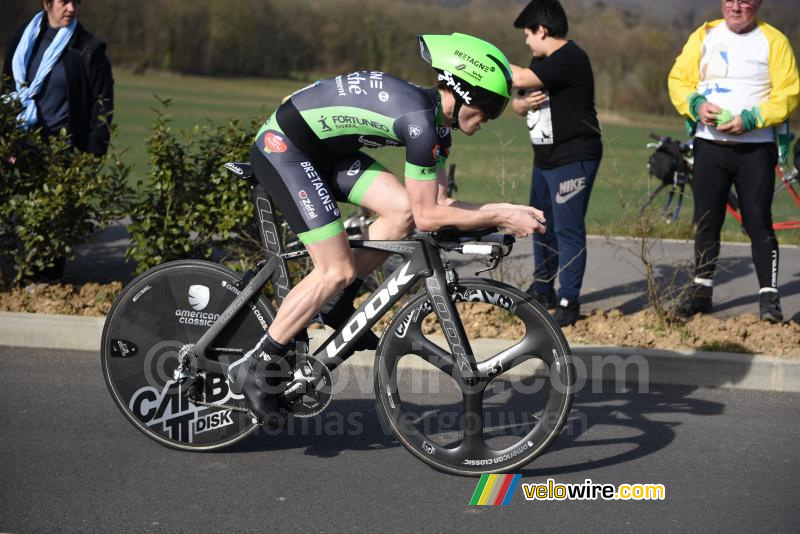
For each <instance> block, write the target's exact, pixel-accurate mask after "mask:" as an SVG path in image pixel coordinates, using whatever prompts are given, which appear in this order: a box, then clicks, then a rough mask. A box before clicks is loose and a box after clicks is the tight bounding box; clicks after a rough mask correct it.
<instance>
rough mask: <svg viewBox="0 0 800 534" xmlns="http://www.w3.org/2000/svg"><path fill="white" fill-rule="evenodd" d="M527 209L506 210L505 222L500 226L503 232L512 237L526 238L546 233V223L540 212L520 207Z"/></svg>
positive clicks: (528, 207)
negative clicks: (536, 233) (534, 234)
mask: <svg viewBox="0 0 800 534" xmlns="http://www.w3.org/2000/svg"><path fill="white" fill-rule="evenodd" d="M520 208H527V209H508V210H506V211H505V214H504V215H505V216H504V220H505V222H504V223H503V224H502V225H501V229H502V230H503V232H505V233H507V234H511V235H513V236H514V237H527V236H529V235H531V234H532V233H534V232H539V233H540V234H543V233H545V232H546V231H547V226H546V222H545V220H544V216H543V215H542V212H541V211H539V210H537V209H535V208H531V207H530V206H520Z"/></svg>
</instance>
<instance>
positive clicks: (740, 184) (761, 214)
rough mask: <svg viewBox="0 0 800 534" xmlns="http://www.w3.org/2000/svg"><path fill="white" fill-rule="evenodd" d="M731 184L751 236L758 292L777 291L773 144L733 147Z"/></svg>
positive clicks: (774, 154)
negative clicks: (734, 187) (773, 209)
mask: <svg viewBox="0 0 800 534" xmlns="http://www.w3.org/2000/svg"><path fill="white" fill-rule="evenodd" d="M734 155H735V158H736V160H737V161H736V163H735V165H734V168H735V169H736V171H735V174H734V175H733V183H734V185H735V186H736V193H737V194H738V196H739V203H740V210H741V212H742V223H743V224H744V227H745V230H747V235H748V236H749V237H750V242H751V250H752V254H753V263H754V265H755V269H756V275H757V276H758V283H759V287H760V288H761V290H762V291H763V290H765V289H772V290H774V291H777V289H778V240H777V238H776V237H775V230H773V229H772V193H773V187H774V185H775V165H776V163H777V159H778V155H777V149H776V147H775V145H774V144H772V143H758V144H743V145H739V146H737V147H735V153H734Z"/></svg>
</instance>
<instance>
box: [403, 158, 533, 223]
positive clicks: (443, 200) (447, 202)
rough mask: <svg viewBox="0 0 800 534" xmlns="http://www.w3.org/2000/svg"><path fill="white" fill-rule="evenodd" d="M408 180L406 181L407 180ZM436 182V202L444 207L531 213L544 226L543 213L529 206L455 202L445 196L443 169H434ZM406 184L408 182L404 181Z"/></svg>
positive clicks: (445, 186) (502, 203)
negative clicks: (510, 210)
mask: <svg viewBox="0 0 800 534" xmlns="http://www.w3.org/2000/svg"><path fill="white" fill-rule="evenodd" d="M407 180H408V179H407ZM436 182H437V197H436V198H437V202H438V203H439V204H442V205H444V206H453V207H456V208H461V209H465V210H471V211H475V210H479V211H490V210H506V209H517V210H523V211H527V212H529V213H532V214H533V216H534V217H535V218H537V219H538V220H539V221H540V222H542V223H544V224H546V223H547V220H546V219H545V218H544V213H542V212H541V211H540V210H538V209H536V208H532V207H530V206H523V205H521V204H509V203H507V202H490V203H487V204H473V203H470V202H464V201H461V200H456V199H454V198H450V197H448V196H447V174H446V173H445V170H444V169H443V168H437V169H436ZM406 183H408V181H406Z"/></svg>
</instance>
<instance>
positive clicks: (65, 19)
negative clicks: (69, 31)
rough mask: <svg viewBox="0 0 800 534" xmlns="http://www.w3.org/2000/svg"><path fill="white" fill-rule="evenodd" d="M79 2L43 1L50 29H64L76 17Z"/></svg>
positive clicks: (73, 0)
mask: <svg viewBox="0 0 800 534" xmlns="http://www.w3.org/2000/svg"><path fill="white" fill-rule="evenodd" d="M78 4H80V0H50V1H48V0H45V2H44V10H45V11H46V12H47V22H48V23H49V24H50V27H51V28H64V27H66V26H69V25H70V23H71V22H72V20H73V19H74V18H75V17H77V16H78Z"/></svg>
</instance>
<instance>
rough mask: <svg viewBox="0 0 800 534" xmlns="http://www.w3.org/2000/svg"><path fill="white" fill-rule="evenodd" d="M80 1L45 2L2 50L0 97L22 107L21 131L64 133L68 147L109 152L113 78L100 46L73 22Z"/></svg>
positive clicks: (85, 150)
mask: <svg viewBox="0 0 800 534" xmlns="http://www.w3.org/2000/svg"><path fill="white" fill-rule="evenodd" d="M79 3H80V0H44V1H43V7H44V10H43V11H40V12H39V13H38V14H36V16H34V17H33V19H32V20H31V21H30V22H29V23H28V24H26V25H25V26H23V27H22V28H20V29H19V30H18V31H17V32H16V33H15V34H14V36H13V37H12V39H11V41H10V42H9V45H8V47H7V48H6V57H5V63H4V65H3V86H2V91H1V92H2V94H3V95H9V94H10V95H11V96H12V97H14V98H17V99H19V101H20V102H21V103H22V106H23V111H22V113H21V114H20V115H19V117H18V120H19V121H20V127H22V128H41V129H42V131H43V132H44V133H45V134H46V135H58V133H59V131H61V129H66V131H67V133H68V134H69V136H70V139H71V142H72V145H73V146H74V147H75V148H76V149H78V150H80V151H83V152H91V153H93V154H96V155H103V154H105V153H106V151H107V150H108V141H109V138H110V133H111V132H110V124H111V114H112V111H113V108H114V80H113V78H112V76H111V63H110V62H109V60H108V57H107V56H106V54H105V44H104V43H102V42H100V41H98V40H97V39H95V38H94V37H93V36H92V35H91V34H90V33H89V32H87V31H86V30H85V29H84V28H83V26H81V24H80V23H79V22H78V14H77V11H78V4H79Z"/></svg>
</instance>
